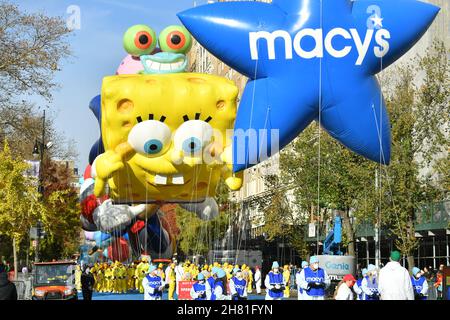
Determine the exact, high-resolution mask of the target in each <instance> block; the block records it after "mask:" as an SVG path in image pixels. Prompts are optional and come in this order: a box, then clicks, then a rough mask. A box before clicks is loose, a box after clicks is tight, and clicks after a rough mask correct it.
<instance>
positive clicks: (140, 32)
mask: <svg viewBox="0 0 450 320" xmlns="http://www.w3.org/2000/svg"><path fill="white" fill-rule="evenodd" d="M123 47H124V48H125V50H126V51H127V52H128V53H129V54H131V55H132V56H135V57H139V56H141V55H145V54H150V53H152V52H153V50H155V47H156V33H155V31H153V30H152V28H150V27H148V26H146V25H143V24H137V25H135V26H132V27H130V28H129V29H128V30H127V31H126V32H125V34H124V36H123Z"/></svg>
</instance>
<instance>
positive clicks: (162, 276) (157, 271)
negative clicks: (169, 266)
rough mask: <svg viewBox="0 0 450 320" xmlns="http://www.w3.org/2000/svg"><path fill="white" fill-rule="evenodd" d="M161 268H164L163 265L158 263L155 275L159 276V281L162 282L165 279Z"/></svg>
mask: <svg viewBox="0 0 450 320" xmlns="http://www.w3.org/2000/svg"><path fill="white" fill-rule="evenodd" d="M163 268H164V265H163V264H162V263H160V264H159V265H158V269H157V270H156V274H157V275H158V276H160V277H161V279H162V280H163V281H164V280H165V278H166V274H165V273H164V270H163Z"/></svg>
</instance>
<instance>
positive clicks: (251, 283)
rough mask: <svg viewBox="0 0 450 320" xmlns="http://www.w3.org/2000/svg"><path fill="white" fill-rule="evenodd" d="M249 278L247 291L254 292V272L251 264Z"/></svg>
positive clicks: (248, 269) (248, 268) (248, 270)
mask: <svg viewBox="0 0 450 320" xmlns="http://www.w3.org/2000/svg"><path fill="white" fill-rule="evenodd" d="M247 272H248V280H247V293H252V292H253V272H252V270H251V269H250V267H249V266H247Z"/></svg>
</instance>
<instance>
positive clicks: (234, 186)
mask: <svg viewBox="0 0 450 320" xmlns="http://www.w3.org/2000/svg"><path fill="white" fill-rule="evenodd" d="M221 160H222V161H223V162H224V163H225V166H224V168H223V170H222V177H223V178H224V180H225V183H226V185H227V186H228V188H230V189H231V190H232V191H237V190H239V189H240V188H241V187H242V180H243V177H244V172H243V171H241V172H237V173H233V150H232V147H231V145H229V146H228V147H226V148H225V150H224V152H223V153H222V155H221Z"/></svg>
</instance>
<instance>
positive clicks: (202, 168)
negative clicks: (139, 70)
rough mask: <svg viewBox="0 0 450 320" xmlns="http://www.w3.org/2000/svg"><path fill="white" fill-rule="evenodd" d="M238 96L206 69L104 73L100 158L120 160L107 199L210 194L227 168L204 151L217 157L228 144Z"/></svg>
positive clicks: (183, 197) (131, 200)
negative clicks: (199, 71)
mask: <svg viewBox="0 0 450 320" xmlns="http://www.w3.org/2000/svg"><path fill="white" fill-rule="evenodd" d="M237 94H238V89H237V87H236V86H235V85H234V83H233V82H232V81H230V80H227V79H225V78H221V77H217V76H212V75H204V74H192V73H179V74H165V75H116V76H110V77H106V78H104V80H103V87H102V95H101V97H102V107H101V108H102V119H101V127H102V139H103V144H104V147H105V154H104V155H102V156H104V157H109V158H110V159H112V160H111V161H110V162H102V163H103V164H102V165H103V166H107V165H105V164H104V163H110V164H111V166H112V165H113V163H114V161H117V156H116V154H119V156H120V159H121V161H122V163H123V166H122V167H121V168H120V169H119V170H114V172H113V173H111V174H110V175H109V176H108V177H107V178H108V185H109V188H110V196H111V198H113V199H114V200H116V201H118V202H129V203H139V202H142V203H144V202H151V201H175V202H192V201H194V202H195V201H202V200H203V199H204V198H205V197H211V196H214V194H215V190H216V186H217V183H218V182H219V180H220V176H221V174H223V171H224V170H228V169H227V166H226V165H221V166H217V165H216V166H214V165H209V164H208V161H205V159H204V156H205V154H206V155H211V156H212V157H217V156H218V155H219V154H220V153H221V152H223V150H224V149H225V148H226V147H227V146H229V145H230V141H229V139H227V135H226V131H227V130H228V129H232V128H233V125H234V121H235V118H236V98H237ZM124 145H125V146H126V147H128V148H125V149H127V152H124V153H121V151H120V150H121V148H123V146H124ZM100 169H102V168H100ZM107 169H108V168H105V172H106V171H108V170H107ZM97 171H101V170H99V169H98V170H97Z"/></svg>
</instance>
